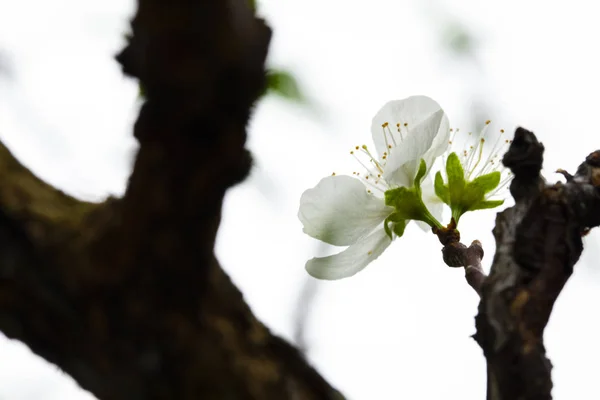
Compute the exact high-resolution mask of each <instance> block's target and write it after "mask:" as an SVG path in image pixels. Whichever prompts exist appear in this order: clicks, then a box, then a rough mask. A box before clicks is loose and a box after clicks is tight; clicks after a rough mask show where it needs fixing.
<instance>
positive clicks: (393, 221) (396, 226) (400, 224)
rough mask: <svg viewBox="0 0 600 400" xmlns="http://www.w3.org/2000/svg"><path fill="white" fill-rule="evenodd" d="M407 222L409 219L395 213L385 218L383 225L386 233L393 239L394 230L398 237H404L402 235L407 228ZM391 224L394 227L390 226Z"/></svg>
mask: <svg viewBox="0 0 600 400" xmlns="http://www.w3.org/2000/svg"><path fill="white" fill-rule="evenodd" d="M407 223H408V221H406V220H405V219H402V218H401V217H400V215H398V214H397V213H393V214H391V215H390V216H389V217H387V218H386V219H385V221H384V222H383V227H384V229H385V233H386V234H387V235H388V237H389V238H390V240H391V239H393V237H392V232H394V233H395V234H396V236H398V237H402V235H404V230H405V229H406V224H407ZM390 225H392V228H390Z"/></svg>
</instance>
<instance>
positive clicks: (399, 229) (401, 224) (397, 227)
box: [394, 219, 408, 237]
mask: <svg viewBox="0 0 600 400" xmlns="http://www.w3.org/2000/svg"><path fill="white" fill-rule="evenodd" d="M406 224H408V221H407V220H405V219H402V220H399V221H398V222H396V223H394V233H395V234H396V236H398V237H402V235H404V230H405V229H406Z"/></svg>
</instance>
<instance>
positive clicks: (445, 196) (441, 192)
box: [434, 171, 450, 205]
mask: <svg viewBox="0 0 600 400" xmlns="http://www.w3.org/2000/svg"><path fill="white" fill-rule="evenodd" d="M434 188H435V195H436V196H437V197H439V198H440V199H441V200H442V201H443V202H444V203H446V204H448V205H450V192H449V190H448V187H447V186H446V185H444V178H442V173H441V172H440V171H438V173H437V174H435V182H434Z"/></svg>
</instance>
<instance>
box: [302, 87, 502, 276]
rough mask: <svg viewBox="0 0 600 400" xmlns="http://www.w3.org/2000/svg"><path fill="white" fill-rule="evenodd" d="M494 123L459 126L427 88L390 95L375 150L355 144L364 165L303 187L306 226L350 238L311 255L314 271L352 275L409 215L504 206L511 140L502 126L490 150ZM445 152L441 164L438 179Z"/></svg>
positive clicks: (331, 238) (377, 123) (424, 222)
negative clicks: (468, 129)
mask: <svg viewBox="0 0 600 400" xmlns="http://www.w3.org/2000/svg"><path fill="white" fill-rule="evenodd" d="M489 125H490V121H486V123H485V125H484V128H483V129H482V130H481V131H480V132H479V134H477V135H472V134H471V133H468V134H463V133H460V132H459V131H458V130H453V129H451V128H450V123H449V120H448V117H447V115H446V113H445V112H444V110H443V109H442V108H441V107H440V105H439V104H438V103H437V102H436V101H434V100H432V99H431V98H429V97H426V96H412V97H409V98H406V99H403V100H395V101H390V102H388V103H386V104H385V105H384V106H383V107H382V108H381V110H380V111H379V112H378V113H377V114H376V115H375V117H374V118H373V122H372V125H371V133H372V137H373V144H374V150H373V149H371V148H370V147H369V146H367V145H364V144H363V145H359V146H355V147H354V148H353V149H352V150H351V151H350V154H351V155H352V156H353V157H355V158H356V160H357V161H358V163H359V165H360V170H359V171H355V172H353V173H352V175H337V174H333V175H332V176H328V177H325V178H323V179H322V180H321V181H320V182H319V183H318V184H317V186H315V187H314V188H312V189H308V190H306V191H305V192H304V193H303V194H302V197H301V199H300V209H299V212H298V217H299V219H300V221H301V222H302V224H303V227H304V232H305V233H306V234H308V235H310V236H312V237H313V238H315V239H319V240H321V241H323V242H325V243H328V244H331V245H334V246H348V247H347V248H346V249H345V250H343V251H341V252H340V253H338V254H334V255H331V256H328V257H317V258H313V259H311V260H309V261H308V262H307V263H306V270H307V271H308V273H309V274H310V275H312V276H313V277H315V278H319V279H328V280H333V279H341V278H346V277H349V276H352V275H354V274H356V273H357V272H359V271H361V270H362V269H364V268H365V267H366V266H367V265H368V264H369V263H370V262H372V261H373V260H375V259H376V258H377V257H379V256H380V255H381V254H382V253H383V251H384V250H385V249H386V248H388V246H389V245H390V244H391V243H392V241H393V240H395V239H396V238H398V237H401V236H402V235H403V234H404V230H405V228H406V226H407V224H408V223H409V222H410V221H415V223H417V224H418V225H419V226H420V227H421V228H422V229H424V230H426V231H430V230H431V229H432V228H433V229H435V228H442V227H443V226H444V225H442V223H441V222H440V221H441V220H442V215H443V211H444V207H449V208H450V210H451V214H452V220H453V223H458V221H459V220H460V217H461V215H463V214H464V213H465V212H469V211H475V210H480V209H485V208H493V207H497V206H500V205H501V204H502V203H503V199H502V195H503V190H504V189H505V188H506V187H507V184H508V182H509V180H510V174H509V173H508V172H507V171H506V170H505V169H504V168H503V167H502V164H501V162H500V158H501V156H502V154H503V153H504V151H506V147H507V145H508V144H509V143H510V140H508V139H505V138H504V137H503V133H504V131H501V132H500V134H499V135H498V139H496V141H495V144H494V145H493V146H492V147H491V150H489V151H487V150H484V147H485V146H484V145H485V143H486V140H487V131H488V129H489ZM458 145H461V147H462V148H460V149H458V150H457V149H456V148H457V147H458ZM438 159H442V161H443V165H442V170H440V171H437V172H436V174H435V176H434V179H432V178H431V176H432V175H433V173H432V168H433V167H434V166H435V165H436V160H438Z"/></svg>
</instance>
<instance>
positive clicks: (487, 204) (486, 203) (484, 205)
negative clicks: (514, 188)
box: [469, 200, 504, 211]
mask: <svg viewBox="0 0 600 400" xmlns="http://www.w3.org/2000/svg"><path fill="white" fill-rule="evenodd" d="M502 204H504V200H483V201H480V202H479V203H476V204H473V206H472V207H471V209H470V210H469V211H475V210H485V209H488V208H496V207H499V206H501V205H502Z"/></svg>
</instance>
